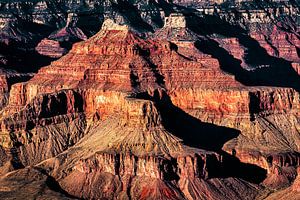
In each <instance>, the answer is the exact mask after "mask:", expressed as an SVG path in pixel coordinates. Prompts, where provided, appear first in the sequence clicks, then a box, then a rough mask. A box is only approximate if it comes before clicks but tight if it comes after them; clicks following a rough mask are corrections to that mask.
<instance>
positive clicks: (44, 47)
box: [35, 39, 67, 58]
mask: <svg viewBox="0 0 300 200" xmlns="http://www.w3.org/2000/svg"><path fill="white" fill-rule="evenodd" d="M35 49H36V51H37V52H39V54H41V55H45V56H49V57H51V58H59V57H61V56H63V55H64V54H65V53H66V52H67V50H66V49H64V48H62V47H61V46H60V44H59V42H58V41H55V40H49V39H43V40H42V41H41V42H40V43H39V44H38V45H37V46H36V48H35Z"/></svg>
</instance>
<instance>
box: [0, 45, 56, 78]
mask: <svg viewBox="0 0 300 200" xmlns="http://www.w3.org/2000/svg"><path fill="white" fill-rule="evenodd" d="M20 46H23V44H21V43H10V44H9V45H5V44H0V54H2V55H3V56H4V57H5V58H6V59H7V63H6V64H5V65H4V64H0V67H2V68H4V69H13V70H16V71H18V72H22V73H28V72H37V71H38V70H39V69H40V68H41V67H43V66H46V65H49V64H50V63H51V62H52V61H54V60H56V59H53V58H50V57H47V56H43V55H40V54H39V53H37V52H36V51H35V50H34V49H32V48H29V49H26V48H20Z"/></svg>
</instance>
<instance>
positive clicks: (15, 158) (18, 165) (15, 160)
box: [9, 142, 24, 169]
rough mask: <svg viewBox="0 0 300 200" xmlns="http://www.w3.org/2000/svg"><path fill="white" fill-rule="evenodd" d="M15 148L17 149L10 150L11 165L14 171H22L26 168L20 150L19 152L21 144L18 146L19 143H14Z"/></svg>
mask: <svg viewBox="0 0 300 200" xmlns="http://www.w3.org/2000/svg"><path fill="white" fill-rule="evenodd" d="M14 146H15V147H12V148H10V150H9V151H10V154H11V157H12V160H11V164H12V166H13V168H14V169H22V168H24V165H23V163H22V161H21V160H20V157H19V150H18V147H19V146H20V144H17V142H14Z"/></svg>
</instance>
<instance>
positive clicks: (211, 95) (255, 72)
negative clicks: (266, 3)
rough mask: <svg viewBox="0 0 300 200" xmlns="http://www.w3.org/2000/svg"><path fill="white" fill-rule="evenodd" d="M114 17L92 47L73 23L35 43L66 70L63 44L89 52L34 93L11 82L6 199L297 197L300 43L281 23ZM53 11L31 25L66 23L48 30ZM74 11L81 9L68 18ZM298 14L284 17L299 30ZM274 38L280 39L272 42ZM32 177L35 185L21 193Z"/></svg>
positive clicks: (117, 7)
mask: <svg viewBox="0 0 300 200" xmlns="http://www.w3.org/2000/svg"><path fill="white" fill-rule="evenodd" d="M60 3H64V2H60ZM105 3H106V4H105V6H104V7H103V8H104V10H103V11H101V12H100V13H101V14H103V13H104V14H106V16H105V17H111V18H112V19H107V20H105V21H104V23H103V24H102V27H101V30H100V31H99V32H97V34H95V35H94V36H92V37H91V38H89V39H87V38H86V36H85V34H84V31H85V29H84V28H83V27H81V28H78V27H77V25H79V24H80V23H79V22H80V19H81V17H82V16H80V14H79V15H78V14H74V13H72V12H70V13H72V14H69V15H67V16H66V17H67V19H66V21H65V23H63V25H62V26H60V27H59V29H58V30H51V31H49V33H47V36H45V35H42V36H41V37H40V38H39V40H38V41H41V39H42V38H49V39H50V40H51V42H50V41H49V39H44V40H42V42H41V43H40V44H39V45H38V47H37V48H36V49H37V50H38V51H39V52H40V54H45V55H47V56H50V57H51V56H52V57H60V56H61V55H62V54H64V53H66V52H65V51H64V52H63V53H62V51H61V50H62V48H61V47H62V46H60V45H66V43H64V42H65V41H67V40H73V39H74V38H77V39H80V40H85V41H82V42H78V43H75V44H74V45H73V47H72V49H71V50H70V51H69V52H68V53H67V54H66V55H64V56H63V57H61V58H60V59H58V60H56V61H54V62H52V63H51V64H50V65H47V66H45V67H42V68H41V69H39V70H38V72H37V74H36V75H34V77H33V78H31V79H30V80H22V81H20V80H19V81H14V82H13V83H15V84H12V83H11V84H9V83H8V81H7V75H3V79H1V80H2V81H1V83H2V84H1V85H2V86H3V92H4V93H5V94H6V96H5V97H6V100H5V103H3V106H2V107H1V111H0V124H1V129H0V137H1V138H0V139H1V140H0V141H1V149H0V161H1V162H0V165H1V167H0V174H3V175H4V174H6V175H4V177H3V178H1V180H0V186H1V187H3V188H4V189H3V190H5V189H7V190H9V191H10V192H9V193H8V194H9V196H8V197H13V194H12V191H13V189H12V187H11V185H12V184H13V185H17V187H18V188H25V189H22V190H21V191H20V193H21V194H23V193H27V189H26V185H28V187H27V188H28V189H29V190H31V189H32V188H33V190H35V191H38V193H39V195H40V196H39V197H41V198H44V196H49V197H51V198H52V197H53V198H72V197H75V198H83V199H93V198H94V199H101V198H106V199H117V198H120V199H254V198H258V199H263V198H266V197H268V198H276V197H278V198H279V197H280V198H281V196H282V194H283V193H284V192H289V195H291V196H293V194H295V193H297V192H298V191H297V187H298V185H299V184H298V182H299V181H298V178H297V173H298V174H299V170H298V172H297V171H296V168H297V167H298V166H299V164H300V156H299V148H300V146H299V144H300V137H299V130H300V129H299V127H300V126H299V107H300V103H299V102H300V100H299V99H300V97H299V85H298V83H299V79H298V76H299V69H298V68H299V67H298V65H299V58H298V57H297V56H298V55H297V51H298V50H297V48H298V47H297V45H298V41H299V40H298V37H297V33H296V32H295V31H294V32H293V31H290V32H289V31H284V30H283V28H282V26H281V25H280V24H275V23H273V22H272V20H274V19H275V17H276V16H281V15H280V14H278V13H272V12H273V11H272V12H271V10H272V9H271V10H267V11H261V10H260V9H258V10H255V9H254V10H251V12H247V11H243V10H242V8H244V7H243V6H246V7H247V4H245V5H244V4H243V3H242V4H241V7H237V8H239V9H241V10H240V14H234V13H235V12H233V11H226V9H228V7H226V4H224V5H222V4H221V5H220V6H216V7H212V6H210V5H209V6H208V7H207V8H206V7H205V6H207V4H206V3H205V2H194V1H190V2H177V3H179V4H181V5H189V8H185V7H182V6H177V5H174V4H172V3H168V2H164V3H162V2H147V3H146V4H144V3H141V2H137V3H135V2H131V3H129V2H127V1H124V2H123V1H122V2H121V1H119V2H105ZM218 3H220V2H218ZM209 4H210V3H209ZM5 5H7V4H5ZM8 5H9V4H8ZM51 5H52V2H49V3H48V2H46V3H45V2H43V3H41V2H38V3H37V4H35V5H34V6H35V10H36V11H41V10H43V12H41V13H38V12H34V15H33V19H34V21H35V23H38V24H48V23H49V24H51V23H52V21H51V20H53V21H55V20H56V18H60V16H61V15H62V14H61V13H59V12H58V13H59V14H58V15H57V16H56V15H55V16H54V18H51V17H53V16H51V17H50V18H49V21H47V20H48V19H46V18H44V17H43V16H44V15H45V14H47V13H48V10H49V9H50V7H51ZM100 5H102V4H101V3H99V2H90V3H89V4H87V5H86V7H87V8H89V9H91V10H89V11H91V12H92V11H95V10H93V8H95V7H98V8H99V6H100ZM191 5H193V6H192V7H194V8H198V10H197V11H196V10H193V11H191V10H190V8H191V7H190V6H191ZM195 5H197V6H195ZM200 5H201V6H204V8H201V7H198V6H200ZM280 5H281V4H280ZM22 6H24V5H23V4H22V3H16V4H13V6H12V8H11V9H17V10H20V8H22ZM28 6H29V7H30V6H33V4H32V5H31V4H30V5H28ZM52 6H53V5H52ZM73 6H74V7H76V9H77V8H80V6H81V5H77V3H71V2H69V3H67V4H66V7H71V8H72V9H74V8H73ZM223 6H224V7H223ZM229 6H230V5H229ZM293 6H294V5H293V4H291V7H290V8H288V9H287V10H284V13H286V12H290V15H291V19H292V20H293V17H294V14H295V13H294V12H295V11H294V7H293ZM4 7H5V6H4ZM122 7H124V8H128V10H126V12H124V9H122ZM250 7H251V5H250ZM283 7H285V5H284V6H283ZM158 8H159V9H158ZM72 9H71V10H72ZM21 10H22V9H21ZM79 10H80V9H79ZM83 10H85V9H83ZM149 10H151V12H150V11H149ZM147 11H149V12H147ZM171 12H174V13H171ZM107 13H110V14H107ZM149 13H150V14H149ZM203 13H206V14H210V13H211V14H213V16H209V15H208V16H207V15H206V14H205V15H204V14H203ZM266 13H267V14H266ZM94 14H95V15H96V16H97V15H98V14H99V13H94ZM165 14H166V16H164V15H165ZM25 15H26V14H25ZM112 16H113V17H112ZM151 16H155V17H151ZM21 17H24V16H23V15H21ZM24 18H25V17H24ZM50 19H51V20H50ZM235 19H238V20H236V22H234V20H235ZM98 20H99V21H101V20H102V18H101V19H98ZM283 22H286V24H284V26H286V25H287V24H288V23H289V22H290V21H284V20H283ZM5 23H6V22H5ZM162 23H164V24H162ZM268 23H270V24H271V25H270V26H268ZM259 24H263V26H261V27H260V26H257V30H259V31H255V30H256V29H252V28H253V27H255V26H256V25H259ZM237 26H242V27H243V28H245V29H246V30H247V28H249V30H247V31H249V32H247V31H246V30H244V29H243V28H241V27H239V28H237ZM5 27H7V26H6V25H5ZM159 27H161V28H159ZM276 27H277V28H279V29H280V30H279V29H277V28H276ZM280 27H281V28H280ZM289 28H291V27H289ZM266 29H268V31H271V33H272V34H271V36H270V38H266V37H265V36H262V35H264V34H265V33H267V32H264V31H265V30H266ZM260 31H261V32H260ZM254 32H255V33H257V35H255V34H254ZM287 32H289V33H287ZM29 35H30V34H29ZM276 35H277V36H276ZM27 36H28V35H27ZM3 38H5V37H4V36H3ZM22 40H28V37H25V38H23V39H22ZM75 40H76V39H74V41H75ZM7 41H10V40H7ZM74 41H73V42H74ZM73 42H71V43H73ZM71 43H68V44H71ZM5 59H6V58H5ZM29 166H31V167H29ZM22 168H24V169H22ZM298 168H299V167H298ZM8 172H10V173H9V174H7V173H8ZM28 174H29V175H30V176H34V178H32V177H30V179H26V180H25V181H21V182H20V181H19V178H20V177H22V178H23V177H24V176H26V175H28ZM298 177H299V175H298ZM27 180H28V181H27ZM23 183H24V184H23ZM4 185H8V186H7V187H6V188H5V187H4ZM23 185H25V187H23ZM50 185H52V186H53V185H54V186H55V188H51V187H50ZM290 185H291V187H290V188H288V189H286V190H285V189H283V190H282V188H285V187H288V186H290ZM41 187H42V188H46V189H45V190H42V191H41V189H40V188H41ZM48 188H49V189H50V191H49V190H48ZM274 189H276V190H278V191H276V192H274ZM51 190H55V192H53V191H51ZM273 192H274V193H273ZM271 193H273V194H271ZM268 194H270V195H269V196H268ZM0 195H2V193H0ZM27 195H28V194H27ZM272 195H274V196H272Z"/></svg>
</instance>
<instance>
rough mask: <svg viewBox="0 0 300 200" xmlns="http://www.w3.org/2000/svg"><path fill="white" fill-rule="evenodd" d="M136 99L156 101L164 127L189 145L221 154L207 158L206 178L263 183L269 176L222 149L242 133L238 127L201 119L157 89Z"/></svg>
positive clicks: (138, 95) (139, 95) (141, 94)
mask: <svg viewBox="0 0 300 200" xmlns="http://www.w3.org/2000/svg"><path fill="white" fill-rule="evenodd" d="M134 98H139V99H148V100H152V101H154V102H155V103H156V106H157V108H158V111H159V112H160V114H161V117H162V124H163V126H164V128H165V129H166V130H167V131H169V132H170V133H171V134H173V135H175V136H176V137H178V138H180V139H182V140H183V144H185V145H186V146H189V147H194V148H198V149H204V150H208V151H215V152H217V153H218V154H220V155H221V157H222V159H221V160H218V159H217V158H216V157H215V156H210V157H208V160H207V163H206V168H207V170H208V174H209V175H208V177H207V178H227V177H235V178H241V179H244V180H246V181H249V182H251V183H260V182H262V181H263V180H264V179H265V178H266V170H264V169H262V168H260V167H258V166H256V165H252V164H246V163H242V162H240V161H239V159H238V158H236V157H235V156H234V155H230V154H228V153H226V152H224V151H223V150H222V147H223V145H224V143H226V142H227V141H229V140H231V139H233V138H236V137H237V136H238V135H239V134H240V131H239V130H236V129H233V128H228V127H223V126H218V125H214V124H210V123H205V122H202V121H200V120H199V119H197V118H195V117H193V116H191V115H189V114H188V113H186V112H184V111H183V110H181V109H180V108H178V107H176V106H175V105H173V104H172V102H171V100H170V98H169V97H168V96H167V94H165V93H164V92H162V94H161V93H160V94H159V92H158V91H155V93H154V95H153V97H151V96H149V95H148V94H147V93H140V94H136V95H135V96H134ZM200 164H201V163H200ZM199 166H202V164H201V165H199Z"/></svg>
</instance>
